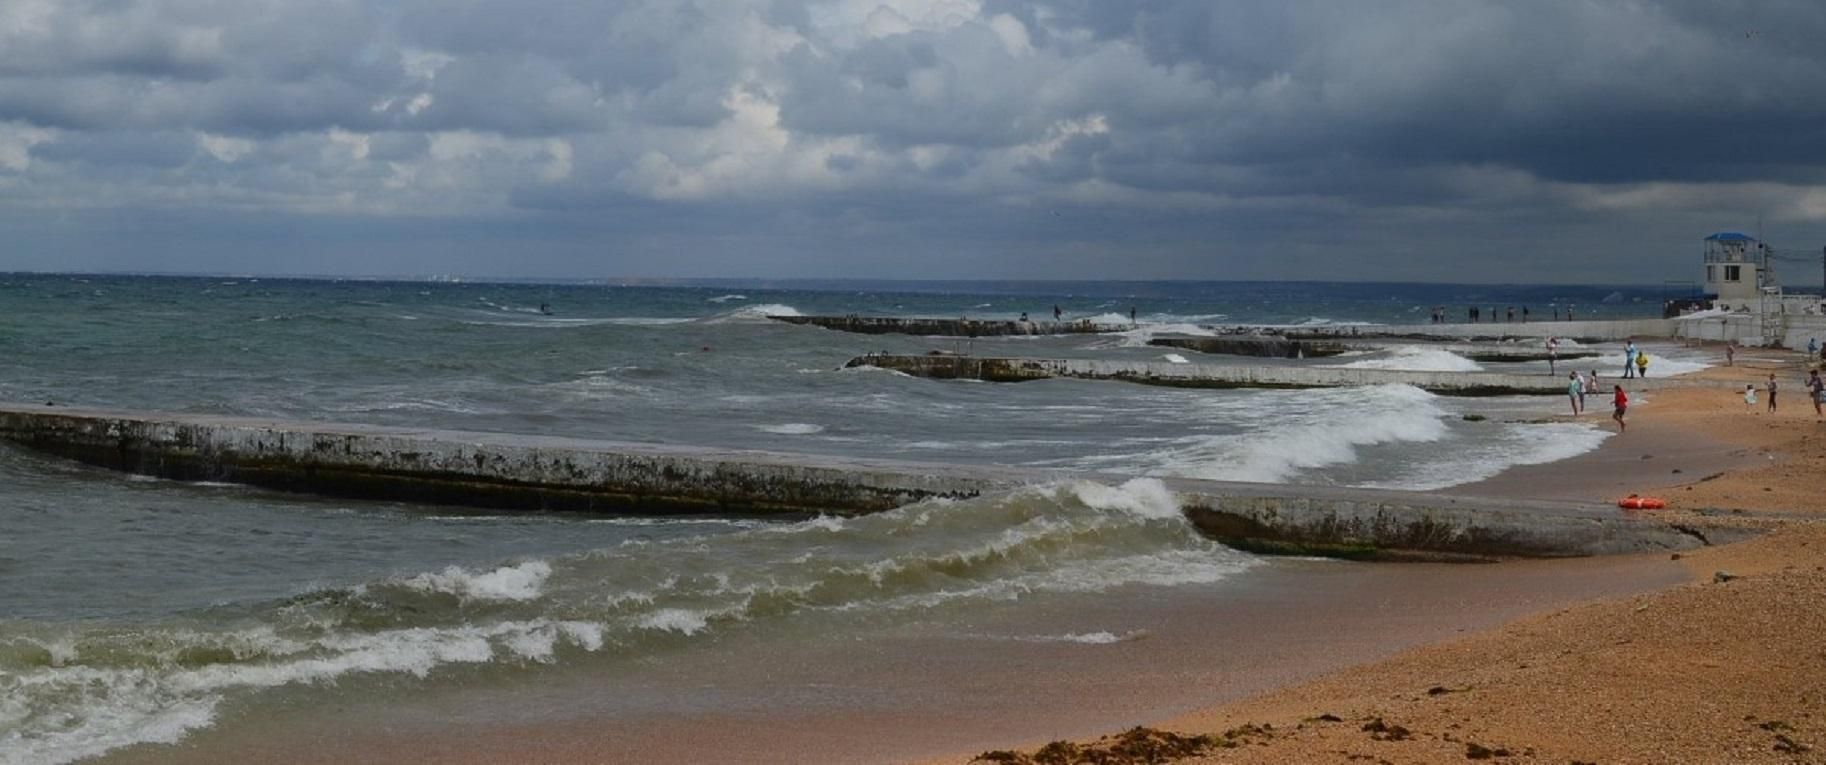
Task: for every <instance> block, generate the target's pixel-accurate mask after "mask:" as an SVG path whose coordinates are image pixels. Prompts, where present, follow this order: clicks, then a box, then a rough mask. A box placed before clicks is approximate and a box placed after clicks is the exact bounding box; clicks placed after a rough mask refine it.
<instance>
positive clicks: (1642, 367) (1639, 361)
mask: <svg viewBox="0 0 1826 765" xmlns="http://www.w3.org/2000/svg"><path fill="white" fill-rule="evenodd" d="M1636 376H1637V377H1647V376H1648V352H1647V351H1637V352H1636Z"/></svg>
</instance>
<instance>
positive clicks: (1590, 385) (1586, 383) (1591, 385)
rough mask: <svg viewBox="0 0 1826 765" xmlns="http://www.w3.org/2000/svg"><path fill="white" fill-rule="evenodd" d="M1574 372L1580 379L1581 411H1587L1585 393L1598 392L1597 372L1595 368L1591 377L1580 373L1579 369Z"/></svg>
mask: <svg viewBox="0 0 1826 765" xmlns="http://www.w3.org/2000/svg"><path fill="white" fill-rule="evenodd" d="M1572 373H1573V375H1574V376H1576V377H1578V379H1579V411H1581V412H1583V411H1585V394H1587V393H1597V392H1598V378H1597V372H1596V371H1595V370H1594V371H1593V372H1592V376H1591V377H1586V376H1585V375H1582V374H1579V370H1577V369H1575V370H1573V371H1572Z"/></svg>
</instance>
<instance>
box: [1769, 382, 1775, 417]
mask: <svg viewBox="0 0 1826 765" xmlns="http://www.w3.org/2000/svg"><path fill="white" fill-rule="evenodd" d="M1768 391H1769V413H1770V414H1775V375H1769V388H1768Z"/></svg>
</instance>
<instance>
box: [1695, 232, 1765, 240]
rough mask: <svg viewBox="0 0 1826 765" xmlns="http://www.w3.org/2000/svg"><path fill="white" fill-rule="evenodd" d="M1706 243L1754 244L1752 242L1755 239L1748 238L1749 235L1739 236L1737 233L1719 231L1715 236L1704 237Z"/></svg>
mask: <svg viewBox="0 0 1826 765" xmlns="http://www.w3.org/2000/svg"><path fill="white" fill-rule="evenodd" d="M1706 241H1708V242H1754V241H1756V237H1753V236H1750V235H1749V234H1740V233H1737V232H1736V231H1720V232H1718V233H1716V234H1713V235H1711V236H1708V237H1706Z"/></svg>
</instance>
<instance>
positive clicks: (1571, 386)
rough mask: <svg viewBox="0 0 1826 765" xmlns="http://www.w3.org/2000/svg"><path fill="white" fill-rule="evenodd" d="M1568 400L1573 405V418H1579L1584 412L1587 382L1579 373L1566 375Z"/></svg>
mask: <svg viewBox="0 0 1826 765" xmlns="http://www.w3.org/2000/svg"><path fill="white" fill-rule="evenodd" d="M1566 380H1567V383H1566V400H1567V401H1568V402H1571V404H1572V416H1574V417H1577V416H1579V413H1580V412H1582V411H1584V406H1583V402H1584V401H1585V381H1584V380H1582V379H1580V378H1579V373H1578V372H1572V373H1569V374H1567V375H1566Z"/></svg>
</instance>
